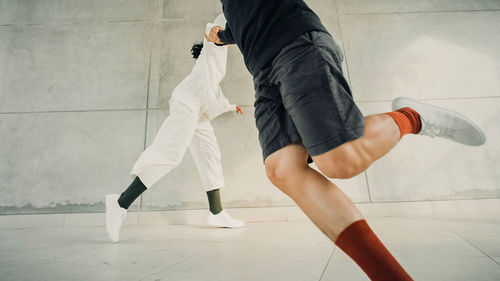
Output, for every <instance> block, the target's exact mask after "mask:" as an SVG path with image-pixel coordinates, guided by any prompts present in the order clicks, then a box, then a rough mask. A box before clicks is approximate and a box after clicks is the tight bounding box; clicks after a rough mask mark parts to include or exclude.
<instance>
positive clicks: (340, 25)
mask: <svg viewBox="0 0 500 281" xmlns="http://www.w3.org/2000/svg"><path fill="white" fill-rule="evenodd" d="M335 8H336V9H337V21H338V23H339V32H340V39H341V40H342V50H343V52H344V60H345V67H346V71H347V78H348V79H349V86H350V87H351V88H352V83H351V74H350V73H349V61H348V59H347V50H346V48H345V39H344V33H343V32H342V22H341V21H340V15H339V13H338V12H339V7H338V4H337V0H335Z"/></svg>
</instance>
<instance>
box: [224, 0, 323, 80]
mask: <svg viewBox="0 0 500 281" xmlns="http://www.w3.org/2000/svg"><path fill="white" fill-rule="evenodd" d="M221 2H222V8H223V11H224V15H225V17H226V20H227V24H226V29H225V30H224V31H220V32H219V33H218V34H219V38H220V39H221V41H222V42H223V43H225V44H238V47H239V48H240V50H241V52H242V53H243V57H244V59H245V64H246V66H247V68H248V71H250V73H251V74H252V75H254V76H255V75H256V74H257V72H258V71H259V70H260V69H261V68H262V67H263V66H264V65H266V64H267V62H269V61H270V60H271V59H272V58H274V57H275V56H276V55H277V54H278V53H279V51H280V50H281V49H282V48H283V47H284V46H285V45H286V44H287V43H289V42H290V41H292V40H293V39H295V38H296V37H298V36H299V35H300V34H302V33H304V32H307V31H312V30H317V31H324V32H328V31H327V30H326V28H325V27H324V26H323V24H322V23H321V21H320V19H319V17H318V16H317V15H316V14H315V13H314V12H313V11H312V10H311V9H310V8H309V7H308V6H307V4H306V3H305V2H304V1H303V0H221Z"/></svg>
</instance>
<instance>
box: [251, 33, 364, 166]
mask: <svg viewBox="0 0 500 281" xmlns="http://www.w3.org/2000/svg"><path fill="white" fill-rule="evenodd" d="M342 60H343V55H342V51H341V50H340V48H339V46H338V45H337V44H336V43H335V41H334V40H333V38H332V37H331V36H330V35H329V34H328V33H325V32H320V31H310V32H306V33H304V34H302V35H300V36H299V37H297V38H296V39H294V40H293V41H292V42H290V43H288V44H287V45H286V46H285V47H284V48H283V49H282V50H281V51H280V52H279V53H278V55H276V57H275V58H273V59H272V60H271V61H270V62H269V63H268V64H267V65H266V66H265V67H264V68H263V69H261V70H260V71H259V72H258V73H257V74H256V75H255V77H254V86H255V104H254V106H255V120H256V123H257V129H258V130H259V142H260V146H261V147H262V154H263V157H264V160H265V159H266V158H267V157H268V156H269V155H270V154H272V153H273V152H275V151H277V150H279V149H281V148H283V147H285V146H286V145H289V144H291V143H295V142H301V143H302V144H303V145H304V146H305V148H306V149H307V152H308V153H309V155H310V156H316V155H320V154H322V153H325V152H327V151H329V150H332V149H334V148H336V147H337V146H339V145H341V144H343V143H345V142H348V141H350V140H353V139H356V138H359V137H361V136H362V135H363V131H364V117H363V115H362V114H361V112H360V110H359V109H358V107H357V106H356V104H355V103H354V100H353V98H352V94H351V90H350V88H349V85H348V83H347V81H346V79H345V78H344V75H343V73H342Z"/></svg>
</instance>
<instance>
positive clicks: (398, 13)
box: [337, 8, 500, 16]
mask: <svg viewBox="0 0 500 281" xmlns="http://www.w3.org/2000/svg"><path fill="white" fill-rule="evenodd" d="M337 11H338V8H337ZM498 11H500V9H483V10H481V9H478V10H440V11H392V12H366V13H363V12H358V13H355V12H354V13H338V14H339V15H343V16H364V15H401V14H449V13H474V12H476V13H482V12H483V13H484V12H498Z"/></svg>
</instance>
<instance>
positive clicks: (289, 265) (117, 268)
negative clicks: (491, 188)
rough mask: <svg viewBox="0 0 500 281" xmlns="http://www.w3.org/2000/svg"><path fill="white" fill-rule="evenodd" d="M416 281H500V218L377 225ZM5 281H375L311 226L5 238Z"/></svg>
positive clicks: (12, 232) (13, 233)
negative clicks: (113, 239)
mask: <svg viewBox="0 0 500 281" xmlns="http://www.w3.org/2000/svg"><path fill="white" fill-rule="evenodd" d="M369 222H370V224H371V226H372V228H374V229H375V231H376V232H377V234H378V235H379V237H380V238H381V239H382V240H383V241H384V242H385V243H386V245H387V247H388V248H389V249H390V250H391V251H392V252H393V254H394V255H395V256H396V257H397V258H398V259H399V261H400V263H401V264H403V265H404V267H405V268H406V269H407V270H408V272H409V273H410V274H411V275H412V276H413V278H415V280H439V281H445V280H454V281H455V280H500V214H475V215H453V216H438V217H385V218H371V219H369ZM0 253H1V254H0V280H5V281H7V280H152V281H160V280H176V281H182V280H193V281H195V280H196V281H198V280H214V281H215V280H217V281H223V280H231V281H233V280H259V281H261V280H273V281H274V280H287V281H289V280H301V281H302V280H323V281H325V280H349V281H352V280H368V278H367V277H366V276H365V275H364V273H363V272H362V271H361V270H360V269H358V268H357V267H356V265H355V264H354V263H353V262H352V261H351V260H350V259H349V258H348V257H347V256H346V255H345V254H344V253H343V252H342V251H341V250H340V249H338V248H336V247H334V245H333V244H332V243H331V242H330V241H329V240H328V239H326V237H325V236H324V235H323V234H322V233H321V232H320V231H319V230H317V229H316V227H315V226H313V225H312V224H311V223H310V222H307V221H297V222H265V223H250V224H248V225H247V226H246V227H245V228H243V229H237V230H230V229H214V228H208V227H205V226H197V225H166V226H151V227H146V226H141V227H136V226H134V227H124V228H123V230H122V241H121V242H120V243H118V244H113V243H110V242H108V240H107V236H106V234H105V230H104V228H102V227H86V228H36V229H33V228H32V229H5V230H0Z"/></svg>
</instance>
